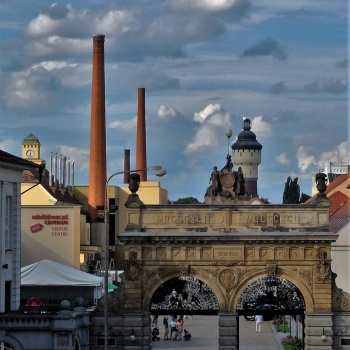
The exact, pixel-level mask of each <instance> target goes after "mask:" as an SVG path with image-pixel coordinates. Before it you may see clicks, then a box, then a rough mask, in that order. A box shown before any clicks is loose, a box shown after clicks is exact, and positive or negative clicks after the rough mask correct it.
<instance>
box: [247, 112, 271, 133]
mask: <svg viewBox="0 0 350 350" xmlns="http://www.w3.org/2000/svg"><path fill="white" fill-rule="evenodd" d="M252 131H254V133H256V134H258V135H259V138H267V137H271V136H272V135H273V130H272V126H271V124H269V123H268V122H265V121H264V120H263V116H259V117H255V118H253V120H252Z"/></svg>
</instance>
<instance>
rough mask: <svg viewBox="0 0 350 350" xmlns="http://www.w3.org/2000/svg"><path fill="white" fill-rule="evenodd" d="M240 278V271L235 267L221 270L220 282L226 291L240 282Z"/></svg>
mask: <svg viewBox="0 0 350 350" xmlns="http://www.w3.org/2000/svg"><path fill="white" fill-rule="evenodd" d="M239 280H240V278H239V274H238V271H235V270H233V269H225V270H223V271H221V273H220V275H219V282H220V283H221V285H222V286H223V287H224V288H225V290H226V293H229V292H230V291H232V289H233V288H234V287H235V286H236V285H237V284H238V282H239Z"/></svg>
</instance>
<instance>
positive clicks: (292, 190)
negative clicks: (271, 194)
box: [283, 176, 300, 204]
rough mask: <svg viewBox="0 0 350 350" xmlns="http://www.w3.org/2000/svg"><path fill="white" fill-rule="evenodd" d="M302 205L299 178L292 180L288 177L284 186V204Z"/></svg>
mask: <svg viewBox="0 0 350 350" xmlns="http://www.w3.org/2000/svg"><path fill="white" fill-rule="evenodd" d="M299 203H300V186H299V184H298V178H297V177H296V178H294V179H293V180H292V178H291V177H290V176H288V178H287V181H286V183H285V186H284V192H283V204H299Z"/></svg>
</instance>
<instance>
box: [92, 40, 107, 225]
mask: <svg viewBox="0 0 350 350" xmlns="http://www.w3.org/2000/svg"><path fill="white" fill-rule="evenodd" d="M104 41H105V36H104V35H94V36H93V54H92V91H91V130H90V179H89V213H90V220H91V222H92V223H93V222H97V207H98V206H104V205H105V203H104V202H105V186H106V181H107V165H106V112H105V68H104Z"/></svg>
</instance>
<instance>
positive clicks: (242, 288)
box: [90, 193, 350, 350]
mask: <svg viewBox="0 0 350 350" xmlns="http://www.w3.org/2000/svg"><path fill="white" fill-rule="evenodd" d="M328 217H329V212H328V200H327V198H326V197H325V196H324V195H323V194H322V193H320V195H319V197H318V199H317V201H316V202H315V203H314V204H312V205H300V206H295V205H244V204H236V203H235V204H225V205H223V204H222V205H208V204H207V205H164V206H159V205H157V206H156V205H147V206H145V205H143V206H142V205H141V206H140V207H130V208H128V209H127V222H128V225H127V228H126V232H125V233H123V234H121V235H119V237H118V238H119V239H120V241H121V242H122V243H124V245H125V274H124V275H125V276H124V281H123V286H122V287H121V288H119V289H118V291H117V292H116V293H115V295H114V293H110V297H109V298H110V300H109V305H110V309H109V313H110V315H111V316H113V317H112V318H111V319H110V322H109V324H110V330H109V334H110V338H111V339H109V340H108V341H109V343H113V341H114V344H115V345H117V347H118V349H127V348H128V346H130V347H132V348H133V349H150V348H151V332H150V314H151V313H155V312H156V311H157V312H158V313H169V309H171V310H172V311H173V312H172V313H178V314H180V313H181V314H186V313H185V312H184V308H185V309H187V308H190V305H192V307H193V308H194V309H197V312H202V311H203V310H202V305H205V306H206V307H208V313H209V311H210V312H215V313H218V315H219V317H220V319H219V328H220V329H219V334H220V338H219V343H218V349H220V350H226V349H227V350H228V349H230V350H235V349H238V347H239V345H238V341H237V326H238V324H237V319H238V316H239V315H244V314H249V313H250V314H254V313H256V310H259V311H261V312H266V313H267V312H269V313H270V314H271V313H274V314H278V313H287V312H288V314H291V313H292V312H293V313H296V314H304V315H305V320H304V324H305V345H304V349H307V350H314V349H323V350H330V349H342V347H341V346H340V345H339V346H336V345H335V344H340V343H341V337H342V335H341V334H350V326H349V324H350V322H347V321H349V318H350V313H349V311H350V297H349V294H347V293H345V292H343V291H341V290H339V289H337V288H336V285H335V283H334V279H333V278H332V271H331V244H332V242H335V241H336V239H337V234H334V233H332V232H329V230H328ZM174 286H175V287H174ZM173 289H175V292H176V293H177V296H178V297H177V299H176V298H175V301H174V303H173V302H172V300H171V297H170V295H171V294H172V291H173ZM198 290H202V294H203V298H202V299H201V300H198V302H194V304H192V301H194V300H195V298H198V296H199V295H200V294H201V293H199V292H198ZM259 293H260V299H257V300H255V301H254V300H252V298H253V297H257V296H256V294H258V296H259ZM179 294H181V297H180V295H179ZM199 299H200V298H199ZM116 300H118V302H116ZM254 303H255V304H254ZM266 305H267V306H266ZM262 306H265V307H268V308H269V309H272V311H271V310H260V309H259V308H258V307H260V308H261V307H262ZM168 308H169V309H168ZM98 310H103V307H101V306H99V308H98ZM98 310H97V313H96V315H98ZM344 311H345V312H347V314H344V313H339V312H344ZM187 313H189V312H187ZM193 313H194V311H193ZM344 315H345V316H344ZM346 315H347V316H346ZM102 317H103V315H102ZM344 317H348V318H347V319H346V321H345V322H344ZM118 320H119V321H118ZM99 322H100V324H101V321H98V318H96V319H92V327H91V329H90V330H91V333H90V334H94V332H95V333H96V334H98V332H99V331H98V329H99V328H98V327H99V326H98V325H99ZM118 322H119V323H118ZM346 325H347V326H346ZM341 332H343V333H341ZM344 332H345V333H344ZM100 333H102V334H103V332H101V330H100ZM131 335H132V337H131ZM349 338H350V337H349ZM130 339H134V341H132V340H130ZM94 349H96V350H98V349H99V348H98V347H97V346H95V347H94Z"/></svg>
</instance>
